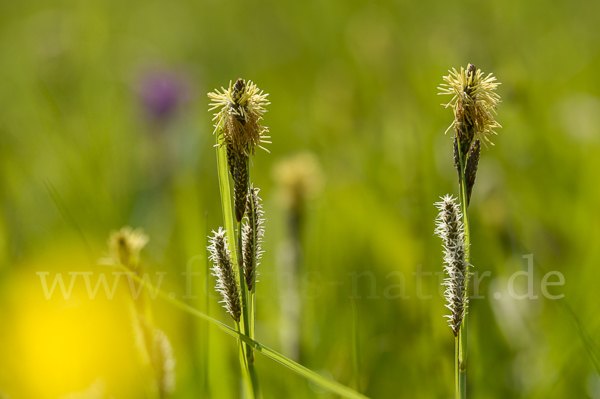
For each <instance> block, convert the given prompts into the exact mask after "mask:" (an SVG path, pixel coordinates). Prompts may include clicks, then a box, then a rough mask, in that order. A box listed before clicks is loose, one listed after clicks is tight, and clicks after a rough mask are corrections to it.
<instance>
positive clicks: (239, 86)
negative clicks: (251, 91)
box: [229, 78, 246, 125]
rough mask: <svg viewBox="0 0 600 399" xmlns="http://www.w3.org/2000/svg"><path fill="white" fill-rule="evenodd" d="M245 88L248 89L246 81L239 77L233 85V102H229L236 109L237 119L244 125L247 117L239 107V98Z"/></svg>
mask: <svg viewBox="0 0 600 399" xmlns="http://www.w3.org/2000/svg"><path fill="white" fill-rule="evenodd" d="M245 89H246V82H244V79H242V78H239V79H238V80H237V82H235V86H233V93H232V97H233V103H230V104H229V106H230V107H231V108H233V109H234V110H235V111H236V112H235V114H236V116H235V119H237V120H238V122H240V123H241V124H242V125H245V124H246V119H245V118H244V116H243V114H242V113H240V112H239V108H240V104H239V100H240V98H241V96H242V93H243V92H244V90H245Z"/></svg>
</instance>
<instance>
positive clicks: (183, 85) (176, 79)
mask: <svg viewBox="0 0 600 399" xmlns="http://www.w3.org/2000/svg"><path fill="white" fill-rule="evenodd" d="M188 86H189V85H188V82H187V80H186V79H184V78H183V77H182V76H181V75H179V74H177V73H175V72H173V71H168V70H154V71H151V72H147V73H145V74H144V75H143V76H142V79H141V82H140V86H139V93H140V99H141V101H142V103H143V105H144V108H145V111H146V114H147V115H148V117H150V118H152V119H154V120H159V121H165V120H168V119H169V118H171V117H172V116H173V115H174V114H175V113H176V112H177V109H178V108H179V107H180V106H181V105H182V104H184V103H185V102H186V101H187V100H188Z"/></svg>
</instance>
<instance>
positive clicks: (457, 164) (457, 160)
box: [453, 134, 461, 184]
mask: <svg viewBox="0 0 600 399" xmlns="http://www.w3.org/2000/svg"><path fill="white" fill-rule="evenodd" d="M456 136H457V135H456V134H455V135H454V142H453V144H454V146H453V148H454V167H455V168H456V171H457V172H458V184H460V180H461V178H460V156H459V154H458V140H457V138H456Z"/></svg>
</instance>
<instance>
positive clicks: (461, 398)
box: [454, 145, 470, 399]
mask: <svg viewBox="0 0 600 399" xmlns="http://www.w3.org/2000/svg"><path fill="white" fill-rule="evenodd" d="M458 148H459V158H460V187H459V189H460V193H459V201H460V204H461V207H462V214H463V227H464V232H465V262H466V263H467V278H466V280H465V295H467V297H468V296H469V277H470V276H469V269H468V264H469V254H470V248H469V247H470V232H469V213H468V205H467V185H466V179H465V160H466V156H463V154H461V153H460V145H459V146H458ZM465 155H466V154H465ZM467 326H468V314H465V316H464V317H463V321H462V324H461V326H460V329H459V331H458V337H456V342H455V345H456V350H455V352H454V368H455V371H454V373H455V374H454V376H455V386H456V399H465V398H466V397H467V328H468V327H467Z"/></svg>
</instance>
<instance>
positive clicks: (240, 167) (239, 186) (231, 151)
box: [227, 143, 248, 223]
mask: <svg viewBox="0 0 600 399" xmlns="http://www.w3.org/2000/svg"><path fill="white" fill-rule="evenodd" d="M227 166H228V167H229V174H231V178H232V179H233V202H234V205H235V218H236V220H237V222H238V223H240V222H241V221H242V218H243V217H244V211H245V209H246V195H247V193H248V156H247V155H246V154H244V153H243V152H241V151H236V150H235V148H234V147H233V145H232V144H231V143H227Z"/></svg>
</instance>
